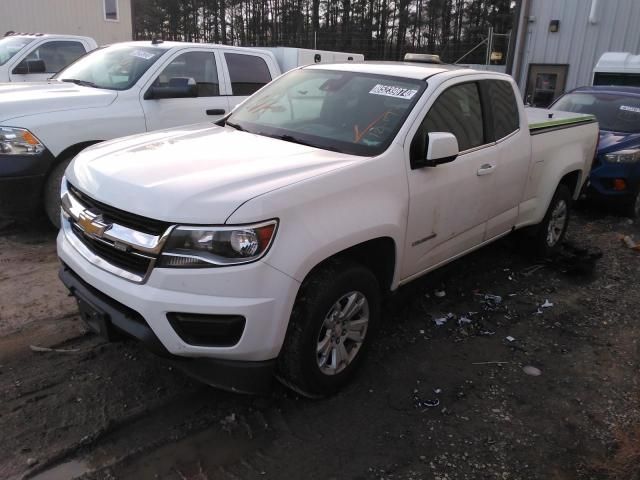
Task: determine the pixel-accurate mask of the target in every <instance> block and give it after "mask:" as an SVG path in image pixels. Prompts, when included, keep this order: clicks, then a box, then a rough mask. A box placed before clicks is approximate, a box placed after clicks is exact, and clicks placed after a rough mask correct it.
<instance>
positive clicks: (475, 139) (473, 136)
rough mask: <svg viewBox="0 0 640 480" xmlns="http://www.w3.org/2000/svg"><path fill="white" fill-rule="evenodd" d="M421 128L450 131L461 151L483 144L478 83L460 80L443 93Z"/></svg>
mask: <svg viewBox="0 0 640 480" xmlns="http://www.w3.org/2000/svg"><path fill="white" fill-rule="evenodd" d="M420 131H421V132H425V133H430V132H449V133H453V134H454V135H455V136H456V138H457V139H458V148H459V150H460V151H461V152H462V151H464V150H469V149H470V148H474V147H478V146H480V145H483V144H484V143H485V142H484V127H483V122H482V107H481V104H480V92H479V91H478V84H477V83H463V84H460V85H454V86H453V87H451V88H449V89H448V90H446V91H445V92H444V93H442V94H441V95H440V96H439V97H438V98H437V99H436V101H435V103H434V104H433V105H432V106H431V109H430V110H429V112H428V113H427V116H426V117H425V119H424V122H423V124H422V128H420Z"/></svg>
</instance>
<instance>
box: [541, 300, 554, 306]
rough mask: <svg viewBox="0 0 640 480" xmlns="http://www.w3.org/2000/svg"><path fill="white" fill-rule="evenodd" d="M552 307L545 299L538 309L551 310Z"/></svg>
mask: <svg viewBox="0 0 640 480" xmlns="http://www.w3.org/2000/svg"><path fill="white" fill-rule="evenodd" d="M551 307H553V303H551V302H550V301H549V299H545V301H544V303H543V304H542V305H540V308H551Z"/></svg>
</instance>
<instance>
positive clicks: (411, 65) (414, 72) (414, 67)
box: [304, 61, 483, 80]
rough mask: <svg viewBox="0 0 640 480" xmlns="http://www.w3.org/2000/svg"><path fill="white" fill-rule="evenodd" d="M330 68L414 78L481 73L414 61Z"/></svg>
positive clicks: (341, 64) (364, 63)
mask: <svg viewBox="0 0 640 480" xmlns="http://www.w3.org/2000/svg"><path fill="white" fill-rule="evenodd" d="M304 68H311V69H325V68H327V64H322V63H320V64H317V65H309V66H306V67H304ZM331 70H339V71H343V72H357V73H374V74H377V75H389V76H392V77H404V78H411V79H414V80H425V79H427V78H429V77H432V76H433V75H436V74H438V73H443V72H450V71H457V70H464V72H465V73H467V72H468V73H483V72H477V71H476V70H472V69H470V68H466V67H461V66H459V65H447V64H435V63H433V64H430V63H416V62H378V61H375V62H353V63H349V62H347V63H334V64H331Z"/></svg>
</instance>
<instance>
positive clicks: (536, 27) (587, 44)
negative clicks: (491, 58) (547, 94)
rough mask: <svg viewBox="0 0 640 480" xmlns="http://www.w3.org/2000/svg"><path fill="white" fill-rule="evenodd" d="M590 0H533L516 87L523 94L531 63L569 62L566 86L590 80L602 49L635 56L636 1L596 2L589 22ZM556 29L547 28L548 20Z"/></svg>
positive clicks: (638, 34) (639, 7) (638, 37)
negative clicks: (594, 15) (594, 16)
mask: <svg viewBox="0 0 640 480" xmlns="http://www.w3.org/2000/svg"><path fill="white" fill-rule="evenodd" d="M590 10H591V0H532V5H531V12H530V16H532V17H536V20H535V22H534V23H528V24H527V25H528V30H527V36H526V38H527V41H526V46H525V49H524V52H523V58H522V63H521V64H522V71H521V73H520V75H519V77H520V78H519V79H518V85H520V89H521V90H522V91H523V93H524V89H525V88H526V83H527V75H528V73H529V65H530V64H532V63H546V64H568V65H569V70H568V74H567V84H566V90H570V89H572V88H575V87H578V86H581V85H587V84H589V83H591V77H592V72H593V67H594V66H595V64H596V62H597V61H598V59H599V58H600V56H601V55H602V54H603V53H604V52H611V51H618V52H631V53H634V54H640V28H638V25H640V0H599V1H598V11H597V18H598V22H597V23H596V24H593V25H592V24H590V23H589V12H590ZM551 20H560V30H559V32H557V33H550V32H549V22H550V21H551Z"/></svg>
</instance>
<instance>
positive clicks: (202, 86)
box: [152, 52, 220, 97]
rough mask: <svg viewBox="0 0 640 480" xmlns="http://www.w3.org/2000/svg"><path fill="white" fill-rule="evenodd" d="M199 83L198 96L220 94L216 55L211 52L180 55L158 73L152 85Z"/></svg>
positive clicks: (159, 86) (169, 86)
mask: <svg viewBox="0 0 640 480" xmlns="http://www.w3.org/2000/svg"><path fill="white" fill-rule="evenodd" d="M194 82H195V84H196V85H197V90H198V95H197V96H198V97H216V96H218V95H220V86H219V83H218V70H217V66H216V58H215V55H214V54H213V53H211V52H187V53H183V54H182V55H178V56H177V57H176V58H174V59H173V60H172V61H171V63H169V65H167V66H166V67H165V69H164V70H163V71H162V73H160V75H158V78H156V80H155V81H154V82H153V84H152V86H153V87H157V88H171V87H178V86H182V85H185V84H193V83H194Z"/></svg>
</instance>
